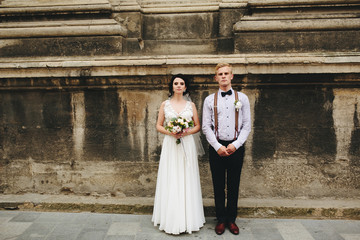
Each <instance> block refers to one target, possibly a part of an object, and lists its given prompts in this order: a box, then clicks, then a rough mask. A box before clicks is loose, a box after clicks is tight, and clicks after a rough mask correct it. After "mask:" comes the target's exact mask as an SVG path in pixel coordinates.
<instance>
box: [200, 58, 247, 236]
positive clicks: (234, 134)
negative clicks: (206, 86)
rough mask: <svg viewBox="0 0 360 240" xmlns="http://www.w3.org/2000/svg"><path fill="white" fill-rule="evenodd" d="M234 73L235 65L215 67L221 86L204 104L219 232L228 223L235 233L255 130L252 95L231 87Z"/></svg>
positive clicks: (220, 232)
mask: <svg viewBox="0 0 360 240" xmlns="http://www.w3.org/2000/svg"><path fill="white" fill-rule="evenodd" d="M233 77H234V75H233V73H232V67H231V65H230V64H228V63H219V64H218V65H217V66H216V68H215V80H216V81H217V82H218V84H219V90H218V91H217V92H216V93H214V94H211V95H209V96H208V97H206V98H205V101H204V106H203V119H202V124H203V126H202V130H203V132H204V134H205V136H206V139H207V141H208V142H209V144H210V146H209V162H210V169H211V174H212V181H213V187H214V196H215V209H216V218H217V221H218V223H217V225H216V227H215V232H216V233H217V234H218V235H221V234H223V233H224V231H225V227H228V228H229V230H230V232H231V233H233V234H235V235H237V234H239V228H238V226H237V225H236V223H235V220H236V217H237V206H238V205H237V203H238V195H239V184H240V174H241V169H242V165H243V159H244V152H245V148H244V143H245V141H246V139H247V137H248V135H249V133H250V131H251V119H250V118H251V117H250V104H249V99H248V97H247V96H246V95H245V94H244V93H242V92H237V91H234V90H233V89H232V88H231V80H232V79H233ZM225 189H226V191H225ZM225 192H226V194H227V196H226V197H227V204H225Z"/></svg>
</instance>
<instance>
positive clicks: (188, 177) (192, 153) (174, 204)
mask: <svg viewBox="0 0 360 240" xmlns="http://www.w3.org/2000/svg"><path fill="white" fill-rule="evenodd" d="M164 112H165V122H166V123H167V122H169V121H170V120H171V119H172V118H174V117H179V116H181V117H184V118H187V119H191V117H192V116H193V110H192V107H191V103H190V102H189V101H188V102H187V104H186V107H185V108H184V110H183V111H181V112H180V113H179V114H178V113H177V112H176V111H175V110H174V109H173V108H172V106H171V104H170V101H169V100H167V101H166V102H165V108H164ZM152 221H153V222H154V226H157V225H160V226H159V229H160V230H163V231H165V232H166V233H169V234H180V233H185V232H187V233H191V232H193V231H199V230H200V228H201V227H202V226H203V225H204V223H205V217H204V209H203V203H202V195H201V186H200V175H199V166H198V157H197V151H196V146H195V142H194V138H193V136H192V135H188V136H185V137H183V138H181V143H180V144H176V138H174V137H172V136H169V135H165V137H164V141H163V145H162V150H161V155H160V163H159V170H158V176H157V183H156V192H155V201H154V210H153V216H152Z"/></svg>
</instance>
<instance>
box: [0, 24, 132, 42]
mask: <svg viewBox="0 0 360 240" xmlns="http://www.w3.org/2000/svg"><path fill="white" fill-rule="evenodd" d="M114 35H115V36H123V37H126V35H127V29H126V28H125V27H123V26H122V25H120V24H117V25H90V26H44V27H41V26H39V27H36V28H34V27H32V28H29V27H20V28H12V27H10V28H0V39H1V38H2V39H5V38H8V39H9V38H10V39H11V38H33V37H46V38H49V37H64V36H114Z"/></svg>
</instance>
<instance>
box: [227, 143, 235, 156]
mask: <svg viewBox="0 0 360 240" xmlns="http://www.w3.org/2000/svg"><path fill="white" fill-rule="evenodd" d="M235 151H236V148H235V146H234V145H232V144H231V143H230V144H229V145H228V146H227V148H226V152H227V153H228V154H229V155H231V154H233V153H234V152H235Z"/></svg>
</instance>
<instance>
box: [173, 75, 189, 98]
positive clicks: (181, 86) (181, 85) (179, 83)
mask: <svg viewBox="0 0 360 240" xmlns="http://www.w3.org/2000/svg"><path fill="white" fill-rule="evenodd" d="M185 90H186V85H185V81H184V80H182V79H181V78H175V79H174V81H173V91H174V93H181V94H182V93H183V92H184V91H185Z"/></svg>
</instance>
